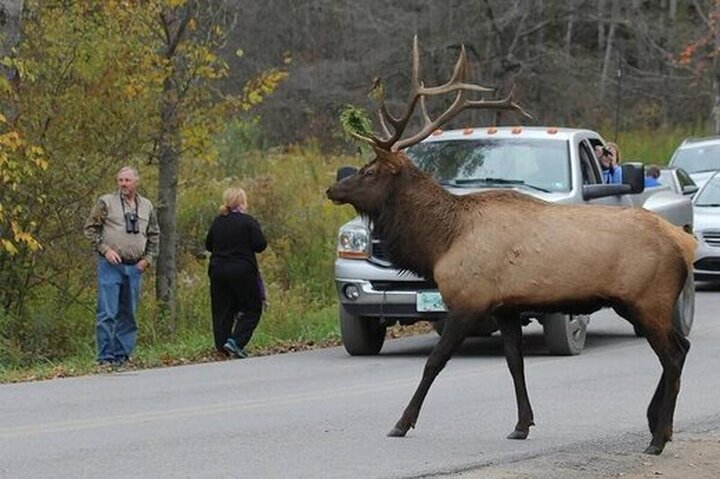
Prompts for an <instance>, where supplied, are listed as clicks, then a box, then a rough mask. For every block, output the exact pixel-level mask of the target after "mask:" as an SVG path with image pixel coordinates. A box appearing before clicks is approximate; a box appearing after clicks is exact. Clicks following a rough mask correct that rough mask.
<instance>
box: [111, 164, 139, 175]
mask: <svg viewBox="0 0 720 479" xmlns="http://www.w3.org/2000/svg"><path fill="white" fill-rule="evenodd" d="M123 171H129V172H130V173H132V174H133V176H134V177H135V178H140V173H138V170H137V168H135V167H133V166H123V167H122V168H120V170H119V171H118V172H117V174H118V175H119V174H120V173H122V172H123Z"/></svg>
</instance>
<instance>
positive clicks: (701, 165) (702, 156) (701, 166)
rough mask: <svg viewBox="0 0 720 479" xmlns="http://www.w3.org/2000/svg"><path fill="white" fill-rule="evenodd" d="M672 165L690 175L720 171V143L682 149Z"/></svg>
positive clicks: (678, 151)
mask: <svg viewBox="0 0 720 479" xmlns="http://www.w3.org/2000/svg"><path fill="white" fill-rule="evenodd" d="M672 165H673V166H680V167H682V168H684V169H685V171H687V172H688V173H698V172H700V171H713V170H720V142H718V143H713V144H709V145H705V146H691V147H687V148H680V149H679V150H677V153H676V154H675V157H674V158H673V160H672Z"/></svg>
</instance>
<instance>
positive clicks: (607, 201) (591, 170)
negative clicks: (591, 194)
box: [578, 139, 632, 206]
mask: <svg viewBox="0 0 720 479" xmlns="http://www.w3.org/2000/svg"><path fill="white" fill-rule="evenodd" d="M578 148H579V149H580V151H579V152H578V153H579V154H578V157H579V158H580V171H581V173H582V179H583V184H584V185H595V184H600V183H602V174H601V172H600V163H599V162H598V161H597V159H596V158H595V153H594V151H593V148H592V147H591V146H590V143H589V142H588V140H587V139H583V140H582V141H580V143H579V144H578ZM583 201H584V202H585V203H586V204H591V205H608V206H632V202H631V201H630V198H629V197H628V195H616V196H606V197H604V198H594V199H592V200H583Z"/></svg>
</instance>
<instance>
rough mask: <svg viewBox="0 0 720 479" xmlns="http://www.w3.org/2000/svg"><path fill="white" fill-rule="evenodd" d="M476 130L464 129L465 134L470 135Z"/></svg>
mask: <svg viewBox="0 0 720 479" xmlns="http://www.w3.org/2000/svg"><path fill="white" fill-rule="evenodd" d="M473 131H474V130H473V129H472V128H465V129H463V135H470V134H472V132H473Z"/></svg>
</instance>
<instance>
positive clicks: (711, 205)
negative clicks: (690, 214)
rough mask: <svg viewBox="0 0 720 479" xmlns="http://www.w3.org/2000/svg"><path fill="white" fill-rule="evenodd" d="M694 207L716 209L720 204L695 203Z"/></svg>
mask: <svg viewBox="0 0 720 479" xmlns="http://www.w3.org/2000/svg"><path fill="white" fill-rule="evenodd" d="M695 206H710V207H715V208H717V207H718V206H720V203H695Z"/></svg>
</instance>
